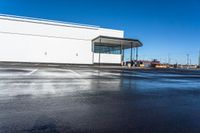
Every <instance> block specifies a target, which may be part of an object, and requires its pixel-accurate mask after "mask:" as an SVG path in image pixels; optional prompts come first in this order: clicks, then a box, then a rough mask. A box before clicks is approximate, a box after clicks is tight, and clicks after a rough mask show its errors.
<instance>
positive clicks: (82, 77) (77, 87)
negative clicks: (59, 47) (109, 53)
mask: <svg viewBox="0 0 200 133" xmlns="http://www.w3.org/2000/svg"><path fill="white" fill-rule="evenodd" d="M0 79H1V80H0V132H3V133H4V132H6V133H7V132H8V133H13V132H17V133H21V132H31V133H36V132H37V133H38V132H55V133H62V132H73V133H74V132H75V133H80V132H86V133H93V132H105V133H108V132H109V133H116V132H120V133H124V132H139V133H156V132H158V133H160V132H162V133H169V132H170V133H173V132H175V133H177V132H181V133H182V132H185V133H188V132H192V133H195V132H197V133H199V131H200V98H199V96H200V72H199V71H182V70H181V71H180V70H134V71H133V70H132V71H129V70H117V69H116V70H115V69H94V68H76V67H64V68H45V67H44V68H39V67H38V68H30V67H29V68H25V67H24V68H22V67H21V68H19V67H18V68H17V67H16V68H14V67H13V68H8V67H6V68H5V67H2V68H0Z"/></svg>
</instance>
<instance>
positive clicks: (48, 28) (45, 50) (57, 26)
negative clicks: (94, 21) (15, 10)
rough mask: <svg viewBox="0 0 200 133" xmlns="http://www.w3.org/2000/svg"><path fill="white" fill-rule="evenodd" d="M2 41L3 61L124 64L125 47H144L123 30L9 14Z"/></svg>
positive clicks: (1, 22)
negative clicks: (128, 36)
mask: <svg viewBox="0 0 200 133" xmlns="http://www.w3.org/2000/svg"><path fill="white" fill-rule="evenodd" d="M0 41H1V42H0V61H1V62H33V63H34V62H37V63H66V64H95V63H105V64H120V63H121V62H122V61H123V60H124V52H123V51H124V49H130V48H134V47H139V46H142V44H141V42H140V41H138V40H134V39H126V38H124V31H121V30H113V29H106V28H100V27H97V26H90V25H81V24H74V23H64V22H56V21H50V20H43V19H33V18H27V17H17V16H9V15H0ZM131 51H132V50H131ZM131 53H133V52H131ZM132 56H133V55H132V54H131V58H132Z"/></svg>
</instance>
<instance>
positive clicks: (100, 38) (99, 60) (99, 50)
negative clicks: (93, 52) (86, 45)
mask: <svg viewBox="0 0 200 133" xmlns="http://www.w3.org/2000/svg"><path fill="white" fill-rule="evenodd" d="M99 42H100V44H101V38H100V41H99ZM100 50H101V49H99V66H101V51H100Z"/></svg>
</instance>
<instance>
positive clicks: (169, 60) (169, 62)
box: [168, 53, 171, 65]
mask: <svg viewBox="0 0 200 133" xmlns="http://www.w3.org/2000/svg"><path fill="white" fill-rule="evenodd" d="M170 64H171V58H170V54H169V53H168V65H170Z"/></svg>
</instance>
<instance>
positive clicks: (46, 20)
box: [0, 14, 101, 29]
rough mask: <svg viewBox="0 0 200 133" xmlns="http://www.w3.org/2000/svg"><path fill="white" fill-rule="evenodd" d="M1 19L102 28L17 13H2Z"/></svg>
mask: <svg viewBox="0 0 200 133" xmlns="http://www.w3.org/2000/svg"><path fill="white" fill-rule="evenodd" d="M0 19H7V20H13V21H22V22H31V23H40V24H49V25H57V26H67V27H77V28H89V29H98V28H101V27H100V26H96V25H89V24H80V23H73V22H64V21H56V20H49V19H42V18H33V17H25V16H16V15H8V14H0Z"/></svg>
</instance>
